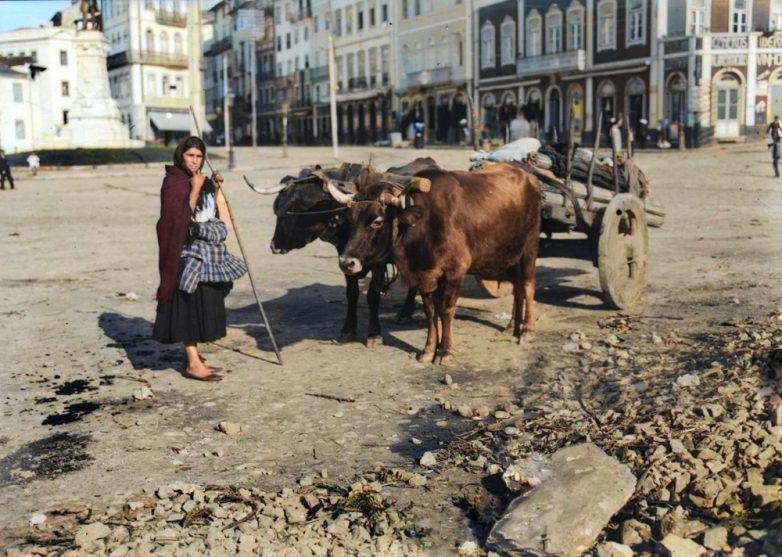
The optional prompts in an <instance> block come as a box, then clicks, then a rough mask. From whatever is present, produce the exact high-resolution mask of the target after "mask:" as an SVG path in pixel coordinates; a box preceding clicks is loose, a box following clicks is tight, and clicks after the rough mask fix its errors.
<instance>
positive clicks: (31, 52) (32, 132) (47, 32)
mask: <svg viewBox="0 0 782 557" xmlns="http://www.w3.org/2000/svg"><path fill="white" fill-rule="evenodd" d="M75 40H76V29H75V27H73V28H71V27H56V26H47V27H35V28H24V29H17V30H14V31H9V32H6V33H2V34H0V58H1V60H0V61H4V63H5V64H6V65H8V66H11V67H13V68H14V69H15V70H17V71H21V72H23V73H25V74H26V75H27V77H26V78H25V79H26V80H29V84H28V85H27V86H23V87H24V88H25V89H27V94H26V95H24V99H23V101H22V102H23V103H24V104H25V105H29V107H30V112H31V115H30V119H29V121H27V120H25V121H26V122H27V123H25V124H24V125H23V127H24V130H23V131H22V130H21V128H20V138H19V140H20V141H22V140H24V141H33V143H30V147H31V148H39V149H40V148H44V146H54V145H55V144H57V143H58V142H61V140H62V141H63V142H64V139H62V138H61V136H60V134H61V131H62V129H63V127H64V126H65V125H66V124H67V123H68V113H69V111H70V110H71V106H72V105H73V102H74V100H75V98H76V89H77V87H78V72H77V62H76V50H75V46H74V44H75ZM36 67H37V68H39V70H38V71H36V70H35V69H34V68H36ZM31 69H32V71H31ZM16 98H17V99H18V98H19V97H18V96H17V97H16ZM18 102H19V101H14V103H13V104H12V105H11V106H14V107H15V106H16V104H17V103H18ZM16 108H18V107H16ZM0 111H2V112H3V113H5V112H6V107H5V106H4V105H0ZM14 112H15V110H14ZM15 119H16V118H15ZM14 126H15V124H14ZM22 135H23V136H24V138H22V137H21V136H22ZM6 137H7V136H6ZM33 144H34V145H35V147H33ZM4 148H6V149H9V146H4Z"/></svg>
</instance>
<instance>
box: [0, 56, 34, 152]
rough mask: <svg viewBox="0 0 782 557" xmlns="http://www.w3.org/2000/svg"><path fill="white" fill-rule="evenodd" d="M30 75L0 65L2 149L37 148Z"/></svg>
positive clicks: (0, 131) (0, 135) (13, 150)
mask: <svg viewBox="0 0 782 557" xmlns="http://www.w3.org/2000/svg"><path fill="white" fill-rule="evenodd" d="M30 81H31V80H30V76H29V75H28V74H26V73H23V72H20V71H17V70H12V69H10V68H7V67H4V66H0V149H3V150H5V152H6V153H9V154H10V153H18V152H21V151H30V150H32V149H33V129H32V116H33V115H32V104H31V103H30V102H29V99H30Z"/></svg>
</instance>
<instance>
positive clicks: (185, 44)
mask: <svg viewBox="0 0 782 557" xmlns="http://www.w3.org/2000/svg"><path fill="white" fill-rule="evenodd" d="M102 15H103V31H104V34H105V35H106V38H107V39H108V41H109V45H110V50H109V57H108V60H107V65H108V70H109V83H110V86H111V91H112V96H113V97H114V98H115V99H116V100H117V104H118V106H119V109H120V112H121V113H122V118H123V121H124V122H125V123H126V124H127V125H128V126H129V127H130V130H131V131H130V133H131V137H133V138H136V139H142V140H145V141H157V142H163V143H169V142H172V141H176V140H177V139H179V138H181V137H183V136H185V135H187V134H189V133H194V132H195V128H194V125H193V122H192V118H191V116H190V111H189V107H190V106H194V109H195V110H196V113H199V112H202V110H203V109H202V107H203V98H202V97H203V87H202V77H201V68H200V56H199V50H200V44H201V38H200V34H201V20H200V9H199V5H198V0H143V1H142V0H139V1H135V0H112V1H111V2H104V10H103V14H102ZM202 127H206V128H207V130H205V131H208V125H206V122H203V123H202Z"/></svg>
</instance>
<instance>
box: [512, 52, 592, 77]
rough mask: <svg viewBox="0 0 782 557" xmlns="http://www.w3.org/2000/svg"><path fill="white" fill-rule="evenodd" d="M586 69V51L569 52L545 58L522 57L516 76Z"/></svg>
mask: <svg viewBox="0 0 782 557" xmlns="http://www.w3.org/2000/svg"><path fill="white" fill-rule="evenodd" d="M585 67H586V51H584V50H568V51H566V52H555V53H553V54H544V55H543V56H531V57H529V58H521V57H520V58H519V59H518V61H517V62H516V75H532V74H538V73H552V72H569V71H580V70H583V69H584V68H585Z"/></svg>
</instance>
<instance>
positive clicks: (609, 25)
mask: <svg viewBox="0 0 782 557" xmlns="http://www.w3.org/2000/svg"><path fill="white" fill-rule="evenodd" d="M615 48H616V0H601V1H600V2H599V3H598V5H597V50H598V51H601V50H610V49H615Z"/></svg>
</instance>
